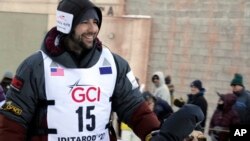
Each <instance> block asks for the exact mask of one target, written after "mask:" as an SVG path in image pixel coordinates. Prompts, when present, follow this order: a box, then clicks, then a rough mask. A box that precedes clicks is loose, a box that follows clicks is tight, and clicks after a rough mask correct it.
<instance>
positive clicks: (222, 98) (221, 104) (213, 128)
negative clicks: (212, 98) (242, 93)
mask: <svg viewBox="0 0 250 141" xmlns="http://www.w3.org/2000/svg"><path fill="white" fill-rule="evenodd" d="M217 94H218V96H219V100H218V103H217V108H216V109H215V111H214V113H213V115H212V118H211V120H210V124H209V131H208V133H209V135H210V137H211V140H212V141H229V140H230V134H229V130H230V127H232V126H234V125H239V124H240V117H239V115H238V113H237V111H236V110H235V109H233V105H234V104H235V102H236V99H237V97H236V96H235V95H234V94H232V93H228V94H219V93H217Z"/></svg>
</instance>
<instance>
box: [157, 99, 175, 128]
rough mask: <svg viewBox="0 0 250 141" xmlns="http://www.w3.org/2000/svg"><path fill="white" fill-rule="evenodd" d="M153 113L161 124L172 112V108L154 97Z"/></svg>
mask: <svg viewBox="0 0 250 141" xmlns="http://www.w3.org/2000/svg"><path fill="white" fill-rule="evenodd" d="M154 112H155V113H156V115H157V117H158V119H159V120H160V121H161V123H163V122H164V120H165V119H166V118H167V117H168V116H170V115H171V114H172V113H173V112H174V111H173V109H172V107H171V106H170V105H169V104H168V103H167V102H166V101H165V100H163V99H161V98H159V97H156V103H155V107H154Z"/></svg>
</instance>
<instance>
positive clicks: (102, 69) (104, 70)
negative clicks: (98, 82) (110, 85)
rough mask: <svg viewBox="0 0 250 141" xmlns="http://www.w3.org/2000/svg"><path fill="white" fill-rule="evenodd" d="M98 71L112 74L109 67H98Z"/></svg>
mask: <svg viewBox="0 0 250 141" xmlns="http://www.w3.org/2000/svg"><path fill="white" fill-rule="evenodd" d="M99 71H100V74H112V68H111V67H100V68H99Z"/></svg>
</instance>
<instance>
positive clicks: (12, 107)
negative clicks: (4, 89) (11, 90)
mask: <svg viewBox="0 0 250 141" xmlns="http://www.w3.org/2000/svg"><path fill="white" fill-rule="evenodd" d="M2 109H3V110H4V111H9V112H11V113H13V114H15V115H17V116H20V115H21V114H22V112H23V110H22V109H21V108H19V107H17V106H15V105H13V104H12V101H6V102H5V103H4V104H3V106H2Z"/></svg>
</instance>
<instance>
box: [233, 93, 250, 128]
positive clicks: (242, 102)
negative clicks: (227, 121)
mask: <svg viewBox="0 0 250 141" xmlns="http://www.w3.org/2000/svg"><path fill="white" fill-rule="evenodd" d="M235 95H236V96H237V100H236V103H235V104H234V105H233V108H234V109H235V110H236V111H237V112H238V113H239V116H240V120H241V124H248V125H250V92H249V91H247V90H245V89H243V90H242V91H241V92H239V93H237V94H236V93H235Z"/></svg>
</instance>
